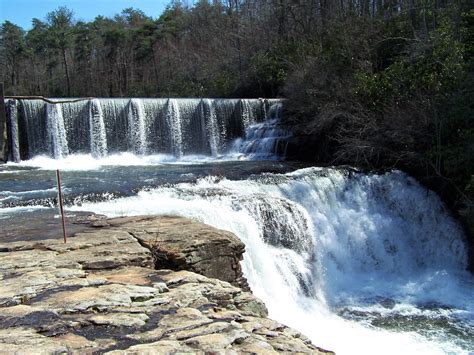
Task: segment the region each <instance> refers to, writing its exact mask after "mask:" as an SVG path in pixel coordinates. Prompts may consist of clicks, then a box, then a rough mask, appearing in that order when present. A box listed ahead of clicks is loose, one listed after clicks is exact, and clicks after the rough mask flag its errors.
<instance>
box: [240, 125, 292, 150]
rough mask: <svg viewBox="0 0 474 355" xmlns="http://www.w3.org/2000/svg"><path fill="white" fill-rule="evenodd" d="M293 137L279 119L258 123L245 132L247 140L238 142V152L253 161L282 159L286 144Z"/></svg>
mask: <svg viewBox="0 0 474 355" xmlns="http://www.w3.org/2000/svg"><path fill="white" fill-rule="evenodd" d="M290 136H291V134H290V132H289V130H288V129H287V128H284V127H281V125H280V124H279V121H278V120H277V119H272V120H269V121H266V122H263V123H256V124H253V125H251V126H249V127H248V128H247V129H246V130H245V139H243V140H242V139H240V140H237V141H236V146H235V147H234V150H236V151H237V152H238V153H239V154H243V155H245V156H247V157H250V158H251V159H281V158H284V157H285V151H286V142H287V139H288V138H289V137H290Z"/></svg>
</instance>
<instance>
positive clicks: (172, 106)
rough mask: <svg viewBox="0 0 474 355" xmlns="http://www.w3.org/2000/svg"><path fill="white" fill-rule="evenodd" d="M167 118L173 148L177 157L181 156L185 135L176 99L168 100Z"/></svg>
mask: <svg viewBox="0 0 474 355" xmlns="http://www.w3.org/2000/svg"><path fill="white" fill-rule="evenodd" d="M166 120H167V123H168V127H169V133H170V138H171V150H172V152H173V154H174V155H175V156H176V157H178V158H180V157H182V156H183V137H182V132H181V113H180V111H179V105H178V101H177V100H176V99H169V100H168V109H167V113H166Z"/></svg>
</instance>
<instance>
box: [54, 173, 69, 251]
mask: <svg viewBox="0 0 474 355" xmlns="http://www.w3.org/2000/svg"><path fill="white" fill-rule="evenodd" d="M56 180H57V182H58V200H59V211H60V212H61V221H62V223H63V237H64V243H66V242H67V235H66V220H65V219H64V208H63V192H62V190H61V175H60V174H59V169H57V170H56Z"/></svg>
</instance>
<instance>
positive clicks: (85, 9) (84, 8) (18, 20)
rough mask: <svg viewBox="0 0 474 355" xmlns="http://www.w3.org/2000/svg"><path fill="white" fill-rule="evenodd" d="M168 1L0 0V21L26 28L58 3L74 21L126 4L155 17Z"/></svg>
mask: <svg viewBox="0 0 474 355" xmlns="http://www.w3.org/2000/svg"><path fill="white" fill-rule="evenodd" d="M189 2H190V3H191V2H192V1H189ZM169 3H170V0H0V24H1V23H3V22H4V21H5V20H8V21H10V22H13V23H14V24H16V25H18V26H20V27H22V28H23V29H25V30H29V29H31V20H32V19H33V18H39V19H40V20H44V19H45V18H46V14H47V13H48V12H51V11H53V10H56V9H57V8H58V7H60V6H66V7H67V8H69V9H70V10H72V11H73V12H74V18H75V20H83V21H90V20H93V19H94V18H95V17H96V16H98V15H103V16H105V17H111V16H114V15H116V14H119V13H120V12H121V11H122V10H123V9H126V8H128V7H133V8H135V9H140V10H142V11H143V12H144V13H145V14H146V15H147V16H151V17H153V18H157V17H159V16H160V15H161V13H162V12H163V10H164V9H165V8H166V5H168V4H169Z"/></svg>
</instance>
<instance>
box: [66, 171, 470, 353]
mask: <svg viewBox="0 0 474 355" xmlns="http://www.w3.org/2000/svg"><path fill="white" fill-rule="evenodd" d="M69 211H93V212H96V213H101V214H105V215H107V216H109V217H116V216H130V215H170V214H171V215H180V216H185V217H189V218H193V219H196V220H198V221H201V222H204V223H207V224H209V225H211V226H214V227H217V228H221V229H224V230H228V231H230V232H233V233H234V234H235V235H237V236H238V237H239V238H240V239H241V240H242V241H243V242H244V243H245V245H246V253H245V256H244V261H243V269H244V275H245V276H246V277H247V279H248V281H249V283H250V285H251V288H252V291H253V292H254V293H255V295H256V296H257V297H260V298H261V299H262V300H263V301H264V302H265V304H266V305H267V307H268V308H269V312H270V317H272V318H274V319H276V320H278V321H280V322H282V323H285V324H287V325H289V326H292V327H294V328H296V329H298V330H300V331H301V332H303V333H304V334H306V335H307V336H309V337H310V338H311V339H312V340H313V342H314V343H315V344H317V345H318V346H322V347H324V348H328V349H331V350H334V351H336V352H337V353H340V354H361V353H364V354H380V353H385V354H390V353H394V354H395V353H400V352H401V351H403V352H405V353H417V354H438V353H439V354H443V353H456V354H463V353H464V354H468V353H470V352H472V351H473V350H474V346H473V341H472V339H473V335H474V330H473V329H474V317H473V314H474V301H473V300H474V297H473V295H474V280H473V277H472V275H470V274H469V273H468V272H466V271H465V269H466V266H467V253H466V249H465V246H464V241H463V234H462V231H461V229H460V228H459V226H458V225H457V224H456V222H455V221H454V220H453V219H452V218H451V217H450V216H449V214H448V213H447V212H446V210H445V209H444V207H443V206H442V204H441V202H440V201H439V198H438V197H437V196H436V195H435V194H434V193H432V192H430V191H428V190H426V189H425V188H423V187H421V186H420V185H419V184H418V183H417V182H416V181H415V180H414V179H412V178H410V177H408V176H407V175H405V174H403V173H401V172H391V173H386V174H381V175H378V174H368V175H367V174H361V173H358V172H356V171H352V170H347V169H331V168H307V169H300V170H297V171H294V172H290V173H286V174H271V173H263V174H259V175H255V176H251V177H250V178H248V179H245V180H228V179H226V178H223V177H222V176H221V177H216V176H214V177H212V176H210V177H206V178H202V179H199V180H198V181H197V182H193V183H178V184H174V185H172V186H166V187H159V188H148V189H144V190H142V191H140V192H138V194H137V195H135V196H130V197H124V198H119V199H113V200H111V201H104V202H94V203H85V204H83V205H82V206H71V207H70V208H69Z"/></svg>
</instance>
